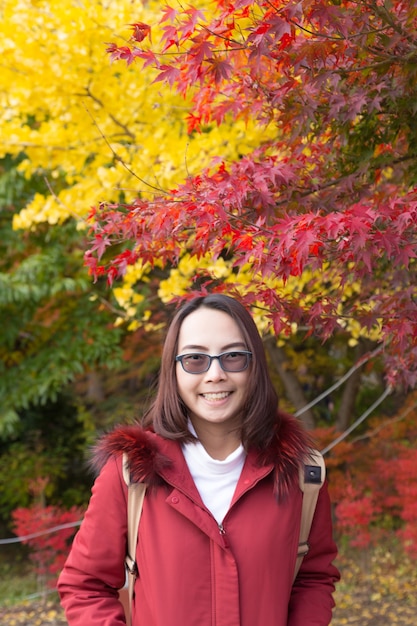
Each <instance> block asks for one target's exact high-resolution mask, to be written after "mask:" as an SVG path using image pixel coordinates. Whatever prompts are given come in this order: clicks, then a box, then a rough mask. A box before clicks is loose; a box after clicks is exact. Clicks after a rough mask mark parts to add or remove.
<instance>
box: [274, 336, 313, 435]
mask: <svg viewBox="0 0 417 626" xmlns="http://www.w3.org/2000/svg"><path fill="white" fill-rule="evenodd" d="M266 348H267V351H268V354H269V356H270V358H271V361H272V363H273V365H274V367H275V368H276V370H277V372H278V374H279V377H280V379H281V381H282V384H283V385H284V387H285V393H286V395H287V397H288V399H289V400H290V401H291V402H292V404H293V405H294V407H295V409H296V411H301V410H302V409H303V408H304V407H305V406H306V405H307V403H308V401H307V400H306V398H305V396H304V392H303V389H302V387H301V385H300V382H299V380H298V378H297V376H296V375H295V374H294V372H293V371H292V370H291V368H290V366H289V363H288V359H287V356H286V354H285V351H284V350H283V349H282V348H280V347H279V346H277V345H276V343H275V340H274V339H273V338H271V339H267V340H266ZM300 419H301V421H302V422H303V424H304V426H305V427H306V428H307V429H308V430H312V429H313V428H314V427H315V420H314V415H313V413H312V412H311V410H308V411H304V412H303V413H301V415H300Z"/></svg>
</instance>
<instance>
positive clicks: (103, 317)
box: [0, 0, 417, 623]
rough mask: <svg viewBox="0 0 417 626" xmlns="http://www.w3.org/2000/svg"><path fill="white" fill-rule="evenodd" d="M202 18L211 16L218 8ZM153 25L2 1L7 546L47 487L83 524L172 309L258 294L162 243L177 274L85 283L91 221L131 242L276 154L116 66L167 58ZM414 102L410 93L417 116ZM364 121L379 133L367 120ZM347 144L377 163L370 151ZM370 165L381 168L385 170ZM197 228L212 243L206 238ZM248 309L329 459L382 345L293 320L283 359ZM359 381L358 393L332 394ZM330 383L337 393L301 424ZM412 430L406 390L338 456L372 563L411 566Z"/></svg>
mask: <svg viewBox="0 0 417 626" xmlns="http://www.w3.org/2000/svg"><path fill="white" fill-rule="evenodd" d="M198 4H199V7H200V8H204V7H205V6H209V5H210V10H213V6H214V5H213V4H210V3H208V2H199V3H198ZM176 6H177V5H176ZM178 6H179V5H178ZM160 8H161V5H160V3H158V2H153V1H150V2H147V3H144V4H142V3H136V4H135V5H134V7H133V5H132V3H131V2H130V1H127V0H126V1H125V0H116V1H115V2H104V1H98V0H93V1H92V2H89V3H86V4H81V3H77V2H72V1H71V0H63V1H61V2H57V1H55V2H54V1H52V2H46V1H43V0H32V1H30V0H21V1H19V2H11V1H9V0H3V2H2V4H1V7H0V32H1V38H0V51H1V62H0V65H1V71H0V159H1V160H0V235H1V237H0V324H1V329H2V332H1V335H0V459H1V464H0V518H1V521H0V527H1V532H2V535H3V536H9V535H10V534H11V532H12V524H11V519H12V517H11V516H12V512H13V510H15V509H17V508H18V507H26V508H29V509H30V507H32V506H33V505H34V503H35V500H36V497H35V495H34V493H33V492H32V491H31V490H30V489H29V487H28V485H29V479H31V480H34V479H35V480H36V479H39V480H42V479H45V478H47V479H48V480H46V481H45V482H44V483H42V484H44V488H43V492H42V493H41V494H38V495H37V497H39V496H41V497H42V499H43V501H44V503H45V505H57V506H60V507H62V508H63V509H68V508H70V507H72V506H80V505H81V506H85V504H86V502H87V499H88V494H89V488H90V485H91V481H92V476H91V475H90V474H89V472H88V471H87V468H86V464H85V460H86V457H87V456H88V449H89V445H90V444H91V443H92V441H93V440H94V439H95V438H96V436H97V434H98V433H100V432H101V431H103V430H104V429H107V428H110V427H111V426H112V425H113V424H114V423H116V422H119V421H130V420H132V419H134V418H135V417H138V416H140V414H141V412H142V411H143V407H144V406H145V405H146V403H147V401H148V398H149V394H150V392H151V389H152V386H153V384H154V382H155V378H156V375H157V371H158V362H159V354H160V349H161V344H162V340H163V331H164V324H165V323H166V320H167V318H168V316H169V314H170V313H171V312H172V310H173V309H174V306H175V305H174V304H172V303H171V301H172V297H173V296H181V295H184V294H185V293H187V292H188V291H189V289H190V287H191V286H194V287H197V288H204V285H205V282H206V281H209V282H210V288H212V287H214V288H223V287H225V288H232V287H233V288H235V289H237V290H240V293H250V292H251V291H252V294H253V293H256V289H259V278H257V279H256V282H255V283H254V276H253V272H252V269H251V267H250V263H248V264H246V265H243V266H242V267H241V271H240V274H239V280H238V284H237V285H236V271H235V267H234V265H233V259H232V258H230V256H227V255H224V254H220V255H217V256H216V255H214V256H213V254H212V252H211V251H210V250H208V251H207V250H202V252H201V254H196V253H195V250H194V251H193V250H192V249H188V248H187V247H184V248H182V249H181V250H180V253H179V254H178V255H177V256H176V251H175V250H174V249H173V248H172V249H169V248H170V241H171V239H170V237H165V240H164V241H163V243H164V245H165V246H166V247H167V249H168V252H169V253H173V254H172V256H171V258H170V260H169V262H168V263H166V264H165V265H164V264H163V263H162V262H160V260H158V259H155V258H154V262H153V265H152V263H149V262H148V263H144V262H140V261H139V262H135V263H133V264H131V265H128V264H127V263H126V262H125V263H124V265H123V267H122V269H123V271H124V276H123V278H122V279H121V280H119V281H117V282H115V283H114V285H113V288H112V289H109V287H108V285H107V283H106V277H105V276H100V277H98V278H97V280H96V281H95V282H94V281H93V279H92V277H91V276H90V275H89V273H88V270H87V268H86V267H85V264H84V253H85V252H86V250H87V249H88V247H89V246H90V247H91V239H92V234H91V232H89V224H88V223H87V215H88V213H89V211H90V209H91V207H92V206H95V207H96V210H98V211H99V212H100V210H101V209H102V210H103V212H105V210H107V208H109V207H110V210H113V209H117V210H118V209H119V207H122V211H121V213H120V215H121V218H120V219H121V222H118V224H120V223H122V224H123V223H124V221H123V220H124V216H125V215H126V214H125V213H123V211H125V210H126V207H127V206H129V205H130V203H134V202H135V201H136V200H137V199H138V198H140V199H141V201H143V202H152V201H154V200H155V199H156V198H157V197H158V196H159V195H161V193H162V197H163V198H164V197H165V194H166V193H168V192H172V191H173V190H175V189H176V188H178V186H180V185H181V183H183V182H184V181H188V180H190V179H192V180H195V177H196V176H198V175H199V174H200V173H201V172H204V173H205V174H207V175H208V176H209V178H208V180H209V183H210V185H211V190H214V191H215V190H216V185H217V183H219V180H221V179H217V178H216V177H215V176H214V177H213V178H210V176H213V172H217V173H219V172H220V173H222V172H224V171H225V169H224V168H226V170H227V168H229V169H233V167H236V168H238V167H240V166H242V164H245V163H246V164H248V162H249V160H250V159H251V158H252V157H253V154H255V155H257V154H259V152H257V150H259V149H260V148H262V146H265V145H268V144H270V142H272V141H274V140H275V139H276V135H277V131H276V128H275V127H274V126H273V125H272V126H271V125H269V126H268V125H265V124H259V123H256V120H255V119H254V118H253V119H252V118H250V119H244V118H242V119H235V118H233V117H232V118H231V117H230V116H229V117H227V118H226V119H225V120H224V121H223V122H222V124H221V125H218V124H217V123H216V121H215V120H214V119H210V118H209V117H207V119H206V120H205V121H204V123H203V124H202V125H201V128H200V129H199V128H197V126H198V125H199V124H197V122H196V118H195V117H193V115H195V110H194V109H193V106H194V104H193V101H192V97H191V95H189V94H184V93H177V92H176V91H175V90H173V89H172V88H171V86H170V85H169V84H167V83H166V82H164V81H158V82H156V83H155V82H153V81H154V80H155V78H156V77H157V75H158V70H157V69H156V68H152V67H150V66H147V67H140V66H139V65H138V64H131V65H129V66H126V65H125V64H123V63H121V62H116V61H115V62H113V63H110V60H109V57H108V55H107V54H106V52H105V50H106V47H108V46H109V44H110V43H111V42H117V44H119V45H120V46H128V45H131V42H130V41H129V40H130V37H131V33H132V28H131V26H130V25H131V24H132V23H133V22H143V23H152V42H151V43H152V45H153V44H154V43H155V42H157V41H158V39H159V37H160V35H161V34H162V32H163V31H162V25H161V24H159V19H160ZM132 11H133V12H134V14H132ZM407 67H408V66H407ZM410 76H411V74H410ZM413 80H414V79H413ZM414 86H415V82H413V81H412V80H411V78H410V85H409V89H410V91H409V93H407V98H408V99H407V102H410V101H411V100H412V98H413V94H414V91H413V88H414ZM249 104H250V103H249ZM407 106H408V105H407V103H406V102H405V100H404V101H403V108H402V109H401V111H402V115H405V113H406V112H407V111H408V113H409V114H410V116H411V117H412V115H411V113H410V111H409V109H408V108H407ZM193 111H194V113H193ZM401 111H400V112H401ZM368 121H369V123H370V125H369V126H367V127H366V128H367V132H368V131H369V132H370V129H371V127H372V124H375V119H374V118H373V117H372V116H371V119H368ZM193 126H195V127H194V128H192V130H191V132H189V131H190V127H193ZM374 127H375V126H374ZM199 131H201V132H199ZM355 142H356V143H355V146H356V148H357V150H358V152H359V156H360V157H361V158H364V159H365V161H364V162H365V164H366V163H367V161H366V158H365V156H366V155H364V154H362V153H361V152H360V148H361V135H360V133H358V134H357V136H356V138H355ZM380 143H381V142H380ZM410 145H411V148H413V145H414V144H413V143H412V142H410ZM413 149H414V148H413ZM303 150H304V155H303V158H304V159H310V158H311V157H312V155H315V157H317V154H318V150H319V146H318V144H315V146H314V150H313V151H312V150H311V149H309V151H308V150H307V148H306V147H305V146H304V147H303ZM306 150H307V151H306ZM411 152H412V151H411ZM371 153H372V154H371V157H372V158H373V159H375V158H376V157H378V158H380V159H382V157H383V156H384V155H385V156H386V153H381V154H375V153H374V152H372V151H371ZM411 156H412V155H411ZM411 160H412V159H411ZM384 165H385V163H384ZM221 168H223V169H221ZM171 195H172V194H171ZM170 197H171V196H170ZM115 214H116V213H114V215H115ZM118 215H119V214H118ZM120 215H119V217H120ZM178 215H179V214H178ZM184 215H185V218H184ZM199 215H200V216H202V215H203V216H204V212H201V211H200V214H199ZM179 217H181V222H179V223H180V225H181V226H180V227H178V225H177V230H178V232H179V233H180V235H181V234H182V233H183V232H185V231H186V229H187V228H189V227H190V223H187V218H186V214H185V213H183V214H182V215H179ZM168 225H169V223H168ZM203 226H204V227H205V228H206V230H208V229H210V222H207V223H205V225H204V224H203ZM164 227H166V224H165V226H164ZM161 232H162V233H163V229H161ZM168 232H169V230H168ZM241 234H242V235H243V234H244V233H243V232H242V233H241ZM414 242H415V240H414ZM112 243H113V244H114V245H113V248H112V251H111V253H105V254H104V256H103V257H102V262H103V263H104V264H105V263H107V262H109V263H111V261H112V259H113V258H114V254H118V253H125V252H126V250H129V242H127V241H126V240H125V239H124V238H123V237H122V236H120V233H119V236H118V237H116V238H115V239H114V240H113V242H112ZM238 243H240V244H241V249H242V250H243V251H244V253H246V252H247V250H246V251H245V245H246V244H247V245H249V243H250V242H249V240H245V239H244V238H243V236H242V240H240V241H238ZM261 243H262V241H261ZM259 249H260V250H262V251H263V250H264V248H263V246H262V245H261V246H260V248H259ZM249 250H251V248H249ZM106 254H107V256H106ZM112 255H113V256H112ZM155 256H156V255H155V254H154V257H155ZM248 258H249V257H248ZM384 262H385V261H384ZM390 263H391V265H390V264H389V263H388V265H387V266H383V267H382V269H381V268H379V269H380V273H379V276H384V272H385V271H386V270H387V268H388V270H389V272H391V270H392V267H393V265H395V259H394V261H392V259H391V260H390ZM410 267H411V269H410V272H409V273H408V274H407V273H406V272H405V273H403V276H404V277H405V282H406V281H407V280H409V281H410V284H411V286H412V285H413V284H414V287H415V283H413V282H412V280H410V279H412V278H413V276H414V275H415V261H412V263H411V266H410ZM327 269H328V268H327ZM388 270H387V271H388ZM389 272H388V273H387V275H390V274H389ZM413 272H414V274H413ZM334 280H335V277H334V274H332V272H330V271H326V272H325V273H324V274H320V273H319V275H318V274H317V272H314V271H313V270H312V269H311V268H309V267H305V268H304V270H303V272H302V273H300V274H299V275H294V276H290V277H289V278H288V280H287V281H286V282H285V281H282V280H280V281H276V280H275V279H270V280H269V281H268V280H265V283H264V286H265V293H267V292H268V291H269V293H271V292H274V293H276V294H278V295H279V298H281V299H282V300H284V299H291V297H292V296H294V298H295V297H297V298H299V300H300V301H302V303H303V306H307V307H309V306H310V307H312V306H314V305H316V304H317V302H321V301H323V298H326V296H327V291H328V292H329V293H330V292H331V291H332V286H333V285H334V282H333V281H334ZM347 282H348V284H347V286H346V289H345V292H344V297H345V302H346V303H347V305H348V306H353V308H355V306H359V304H360V303H361V298H362V299H363V298H365V299H366V298H369V291H367V292H366V293H365V292H364V291H363V285H362V284H361V282H360V281H358V280H353V279H349V281H347ZM383 284H384V285H385V282H384V283H383ZM313 285H314V287H313ZM326 289H327V291H326ZM367 289H368V288H367ZM410 293H412V287H411V290H410ZM391 295H392V294H391V293H390V296H391ZM393 302H394V304H395V300H393ZM398 302H399V304H398V303H397V305H398V306H399V307H400V308H399V309H398V310H401V301H400V300H399V301H398ZM274 303H276V302H275V300H274ZM352 303H353V304H352ZM255 305H256V306H255V308H254V314H255V318H256V320H257V323H258V325H259V327H260V329H261V330H262V331H263V332H264V333H265V339H266V344H265V345H266V348H267V352H268V359H269V362H270V365H271V371H272V372H273V377H274V381H275V384H276V386H277V388H278V390H279V393H280V396H281V406H282V407H283V408H284V409H286V410H289V411H292V412H296V411H299V412H300V417H301V418H302V419H303V420H304V421H305V423H306V425H307V426H308V427H309V428H313V427H314V428H315V429H316V431H315V432H316V436H317V439H318V442H319V444H320V445H321V446H322V447H325V446H327V445H329V444H331V442H332V441H334V439H335V438H336V437H337V436H338V435H339V434H340V433H341V432H342V431H344V430H345V429H346V428H348V427H349V426H350V425H352V423H354V421H355V420H356V419H358V418H359V417H360V416H361V415H362V414H363V413H364V411H366V410H367V409H368V408H369V406H371V405H372V403H373V402H374V401H378V398H380V397H381V394H383V393H384V391H385V390H386V380H385V379H384V370H383V363H382V360H381V359H380V358H379V357H380V355H381V350H380V343H379V341H380V336H379V335H378V333H377V332H375V328H373V327H372V323H370V325H369V328H371V330H373V332H365V331H366V329H364V327H363V326H360V325H358V324H355V319H354V317H353V318H352V317H351V318H350V321H349V324H347V325H345V326H341V328H340V329H339V331H338V332H337V333H334V335H332V336H331V337H330V338H329V340H328V341H327V343H325V344H322V342H321V341H320V340H319V339H318V337H317V336H315V335H314V334H313V335H312V336H309V337H307V338H306V337H305V332H304V331H305V328H303V324H302V323H300V322H299V321H298V323H295V322H292V321H291V319H290V320H288V319H287V322H289V324H287V325H286V330H285V332H283V333H282V334H280V335H279V337H278V341H276V340H274V339H272V338H271V336H270V335H269V334H268V330H267V329H268V320H267V319H266V318H267V316H265V303H263V305H262V304H260V303H259V302H255ZM362 312H363V311H362ZM411 321H412V320H411ZM410 329H411V330H410V333H411V332H414V331H413V327H412V326H410ZM368 330H369V329H368ZM410 336H412V335H411V334H410ZM349 371H352V375H351V376H349V377H348V378H347V379H346V381H345V383H344V384H343V385H340V386H337V385H338V384H339V383H340V381H341V380H343V378H344V376H345V375H346V373H347V372H349ZM334 385H336V386H335V388H334V390H333V391H332V393H331V394H330V395H328V396H326V397H324V398H323V399H322V400H321V401H320V402H319V403H317V404H316V405H315V406H313V407H312V408H311V409H310V410H309V411H304V412H302V411H303V409H304V407H305V406H306V404H307V403H309V402H310V401H314V400H315V398H317V396H319V395H320V394H321V393H322V392H323V391H325V390H326V389H328V388H330V387H332V386H334ZM416 423H417V420H416V397H415V394H414V393H412V390H411V389H410V388H405V387H403V386H401V385H398V386H396V387H395V388H393V389H392V390H391V393H390V395H389V396H388V398H385V401H384V404H383V405H382V407H381V408H380V409H378V412H377V414H376V415H374V414H373V416H372V421H371V422H369V425H368V423H367V422H365V423H364V424H363V425H361V426H360V427H359V428H358V429H357V430H355V432H354V434H353V436H352V437H350V438H349V441H348V443H341V444H339V445H338V446H336V447H335V448H334V450H333V451H332V452H331V454H329V456H328V466H329V475H330V479H331V488H332V495H333V500H334V502H335V504H337V505H339V507H338V509H337V510H336V514H337V516H338V517H337V520H338V522H337V526H336V527H337V531H338V533H339V534H340V535H342V534H343V535H344V536H345V537H346V538H347V539H350V540H351V542H353V543H356V544H359V545H360V546H361V547H363V546H366V545H369V543H373V542H374V543H375V542H381V541H382V540H384V541H385V539H386V538H387V537H388V536H391V537H392V536H395V537H397V539H398V541H399V542H400V543H401V545H402V546H404V547H406V548H407V549H408V550H409V551H410V553H411V554H414V550H415V546H416V545H417V537H416V535H415V530H413V529H415V528H416V521H417V509H416V505H415V502H416V501H417V499H416V495H417V492H416V485H417V475H416V470H415V464H414V463H413V458H414V455H415V441H416ZM0 549H1V547H0ZM346 623H348V622H346Z"/></svg>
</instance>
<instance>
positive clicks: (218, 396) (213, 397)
mask: <svg viewBox="0 0 417 626" xmlns="http://www.w3.org/2000/svg"><path fill="white" fill-rule="evenodd" d="M202 395H203V396H204V398H205V399H206V400H222V399H223V398H227V396H228V395H229V391H221V392H218V393H203V394H202Z"/></svg>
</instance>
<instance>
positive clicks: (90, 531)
mask: <svg viewBox="0 0 417 626" xmlns="http://www.w3.org/2000/svg"><path fill="white" fill-rule="evenodd" d="M126 542H127V486H126V484H125V482H124V479H123V476H122V473H121V462H120V460H119V461H117V460H115V459H114V458H111V459H110V460H109V461H108V462H107V463H106V465H105V466H104V468H103V470H102V471H101V473H100V475H99V476H98V478H97V480H96V481H95V484H94V486H93V489H92V496H91V499H90V504H89V506H88V509H87V512H86V514H85V517H84V520H83V522H82V524H81V527H80V529H79V531H78V533H77V534H76V536H75V539H74V542H73V545H72V548H71V551H70V554H69V556H68V558H67V561H66V563H65V566H64V568H63V570H62V572H61V574H60V577H59V579H58V585H57V588H58V592H59V595H60V598H61V604H62V606H63V607H64V609H65V613H66V618H67V621H68V624H69V626H85V625H86V624H88V626H122V625H123V624H126V620H125V615H124V611H123V608H122V605H121V603H120V602H119V600H118V589H120V588H121V587H123V585H124V582H125V567H124V559H125V555H126Z"/></svg>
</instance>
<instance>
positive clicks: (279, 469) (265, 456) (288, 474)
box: [259, 412, 313, 500]
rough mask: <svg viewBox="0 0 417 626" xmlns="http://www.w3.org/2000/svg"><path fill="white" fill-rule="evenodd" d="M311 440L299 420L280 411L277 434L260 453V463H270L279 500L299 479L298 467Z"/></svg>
mask: <svg viewBox="0 0 417 626" xmlns="http://www.w3.org/2000/svg"><path fill="white" fill-rule="evenodd" d="M312 447H313V446H312V442H311V440H310V438H309V436H308V434H307V432H306V431H305V429H304V427H303V425H302V424H301V422H300V421H299V420H298V419H296V418H295V417H293V416H291V415H288V414H286V413H281V412H280V424H279V426H278V429H277V434H276V436H275V437H274V439H273V440H272V442H271V444H270V445H269V446H268V448H267V449H266V450H265V451H264V452H262V453H261V455H260V457H259V461H260V463H261V465H268V464H270V463H272V464H273V465H274V466H275V469H274V492H275V493H276V495H277V498H278V499H279V500H281V499H285V498H286V497H287V496H288V494H289V493H290V490H291V488H292V487H293V486H294V483H297V482H298V479H299V468H300V467H301V466H302V465H303V464H304V462H305V459H306V457H307V456H308V455H309V453H310V452H311V450H312Z"/></svg>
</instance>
